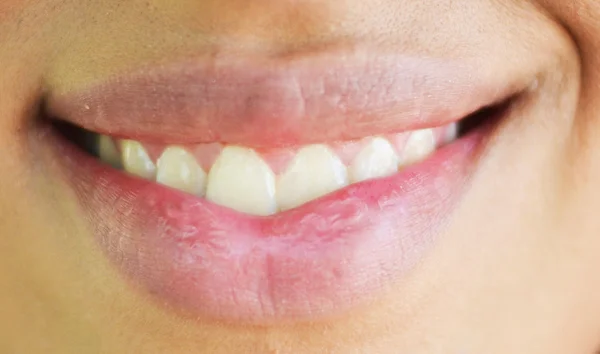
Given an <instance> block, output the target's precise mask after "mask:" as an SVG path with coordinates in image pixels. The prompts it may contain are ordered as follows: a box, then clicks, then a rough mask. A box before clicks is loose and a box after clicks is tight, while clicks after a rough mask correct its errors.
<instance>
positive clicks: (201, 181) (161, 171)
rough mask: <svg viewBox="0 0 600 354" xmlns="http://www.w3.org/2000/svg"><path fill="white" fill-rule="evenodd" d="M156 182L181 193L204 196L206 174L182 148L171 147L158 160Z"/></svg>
mask: <svg viewBox="0 0 600 354" xmlns="http://www.w3.org/2000/svg"><path fill="white" fill-rule="evenodd" d="M156 165H157V172H156V181H157V182H158V183H161V184H164V185H166V186H169V187H172V188H175V189H179V190H181V191H183V192H187V193H190V194H194V195H197V196H204V192H205V189H206V173H205V172H204V170H203V169H202V168H201V167H200V165H198V162H196V159H195V158H194V156H193V155H192V154H190V153H189V152H187V151H186V150H185V149H184V148H181V147H178V146H171V147H168V148H167V149H165V151H163V153H162V155H161V156H160V158H159V159H158V161H157V163H156Z"/></svg>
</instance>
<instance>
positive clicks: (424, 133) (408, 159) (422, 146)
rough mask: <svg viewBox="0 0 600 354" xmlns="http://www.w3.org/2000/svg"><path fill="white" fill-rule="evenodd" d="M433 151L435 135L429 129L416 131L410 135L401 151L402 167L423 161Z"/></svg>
mask: <svg viewBox="0 0 600 354" xmlns="http://www.w3.org/2000/svg"><path fill="white" fill-rule="evenodd" d="M433 151H435V135H434V134H433V130H431V129H422V130H416V131H414V132H412V133H410V136H409V137H408V141H407V142H406V145H405V146H404V151H402V160H401V161H400V163H401V165H402V166H406V165H409V164H412V163H415V162H417V161H420V160H423V159H424V158H426V157H427V156H429V155H430V154H431V153H432V152H433Z"/></svg>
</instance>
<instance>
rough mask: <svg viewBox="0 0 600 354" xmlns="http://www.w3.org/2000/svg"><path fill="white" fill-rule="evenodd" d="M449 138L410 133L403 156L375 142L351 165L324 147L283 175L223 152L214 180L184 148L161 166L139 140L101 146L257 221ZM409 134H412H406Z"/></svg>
mask: <svg viewBox="0 0 600 354" xmlns="http://www.w3.org/2000/svg"><path fill="white" fill-rule="evenodd" d="M443 132H444V134H445V136H442V137H441V139H440V138H439V134H436V133H437V131H436V130H433V129H423V130H417V131H413V132H410V133H409V134H410V135H408V138H407V139H406V141H405V144H404V145H403V148H402V149H401V152H398V149H397V147H395V146H394V144H392V143H390V140H389V139H386V138H383V137H369V138H366V139H365V140H364V143H362V144H361V148H360V150H359V151H358V153H357V154H356V155H355V156H354V157H353V158H352V159H351V160H350V161H349V163H348V165H346V164H345V163H344V162H343V161H342V159H341V158H340V157H339V156H338V154H336V152H335V149H332V148H330V147H328V146H327V145H323V144H315V145H308V146H305V147H302V148H300V149H299V150H298V151H297V152H296V154H295V156H294V157H293V158H292V160H291V162H290V163H289V165H287V167H286V169H285V170H283V172H282V173H280V174H276V173H274V172H273V169H272V168H271V167H270V165H269V164H268V163H267V162H266V161H265V159H264V158H263V157H262V156H261V155H259V154H258V153H257V152H256V151H255V150H253V149H250V148H245V147H241V146H234V145H228V146H225V147H223V149H222V150H221V152H220V154H219V155H218V157H217V159H216V160H215V161H214V163H213V164H212V166H211V167H210V169H209V170H210V171H209V172H208V174H207V173H206V172H205V170H204V169H203V168H202V167H201V164H199V163H198V162H197V159H196V157H195V156H194V155H193V154H192V153H190V152H189V151H188V150H187V149H185V148H184V147H180V146H169V147H167V148H166V149H164V150H163V152H162V154H161V155H160V157H159V158H158V159H156V162H154V161H153V160H152V159H151V157H150V156H149V154H148V152H147V150H146V149H145V148H144V146H143V145H142V144H141V143H139V142H137V141H133V140H122V141H119V142H118V144H115V143H114V141H113V140H112V139H111V138H110V137H107V136H101V137H100V140H99V147H98V148H99V155H100V158H101V159H102V160H103V161H105V162H108V163H110V164H112V165H113V166H115V167H119V168H120V167H123V168H124V169H125V170H126V171H127V172H129V173H131V174H134V175H136V176H139V177H142V178H145V179H148V180H153V181H156V182H158V183H161V184H164V185H166V186H169V187H172V188H176V189H179V190H181V191H184V192H187V193H191V194H194V195H197V196H205V197H206V198H207V199H208V200H210V201H212V202H214V203H216V204H220V205H223V206H227V207H229V208H232V209H235V210H238V211H240V212H245V213H249V214H254V215H271V214H274V213H276V212H278V211H283V210H288V209H292V208H295V207H297V206H299V205H301V204H304V203H306V202H308V201H310V200H312V199H316V198H318V197H320V196H323V195H325V194H328V193H331V192H333V191H335V190H338V189H340V188H343V187H345V186H347V185H349V184H351V183H355V182H360V181H364V180H368V179H373V178H378V177H385V176H389V175H391V174H394V173H396V172H397V171H398V169H399V168H401V167H403V166H406V165H408V164H411V163H414V162H416V161H418V160H421V159H423V158H425V157H427V156H428V155H429V154H431V153H432V152H433V151H434V150H435V149H436V147H437V145H438V144H439V143H444V142H448V141H450V140H453V139H454V138H455V135H456V129H455V126H454V125H452V126H450V127H445V128H444V130H443ZM405 134H406V133H405Z"/></svg>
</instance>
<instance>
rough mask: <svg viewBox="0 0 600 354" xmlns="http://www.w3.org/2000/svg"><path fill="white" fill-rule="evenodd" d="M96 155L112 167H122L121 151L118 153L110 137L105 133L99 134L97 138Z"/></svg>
mask: <svg viewBox="0 0 600 354" xmlns="http://www.w3.org/2000/svg"><path fill="white" fill-rule="evenodd" d="M98 156H99V157H100V160H101V161H103V162H106V163H107V164H109V165H111V166H112V167H114V168H118V169H121V168H123V164H122V163H121V153H119V150H118V149H117V146H116V145H115V143H114V141H113V140H112V138H110V137H108V136H106V135H100V137H99V138H98Z"/></svg>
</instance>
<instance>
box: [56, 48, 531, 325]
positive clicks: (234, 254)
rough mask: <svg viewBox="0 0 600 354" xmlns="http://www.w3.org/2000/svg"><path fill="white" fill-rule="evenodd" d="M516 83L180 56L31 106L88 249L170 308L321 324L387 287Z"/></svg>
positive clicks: (330, 61) (440, 68) (407, 68)
mask: <svg viewBox="0 0 600 354" xmlns="http://www.w3.org/2000/svg"><path fill="white" fill-rule="evenodd" d="M528 83H529V80H516V81H515V82H493V80H490V79H489V78H488V77H487V76H486V75H484V74H483V73H482V74H481V75H480V76H478V75H477V72H476V70H473V68H472V67H470V66H468V65H464V63H456V62H453V61H442V60H431V59H423V58H405V57H400V56H397V55H390V56H384V55H378V56H376V57H375V58H373V57H372V56H365V55H362V54H356V53H352V54H348V53H346V54H345V55H339V53H337V55H331V54H328V55H317V56H311V57H301V58H292V59H289V58H285V59H282V60H271V61H266V60H265V61H263V60H255V59H252V60H229V61H227V60H223V59H220V61H219V62H204V61H197V60H196V61H186V62H182V63H177V64H175V65H168V66H161V67H154V68H150V69H144V70H141V71H140V72H139V73H134V74H128V75H125V76H119V77H116V78H114V79H110V80H106V81H105V82H103V83H101V84H99V85H96V86H94V87H92V88H91V89H85V90H79V91H77V92H75V93H72V92H65V93H55V94H52V95H50V96H49V97H48V100H47V103H48V104H47V110H46V112H45V113H46V119H45V121H46V123H48V124H46V126H47V127H49V128H50V129H49V131H51V132H52V133H51V134H46V135H45V136H46V137H48V139H50V141H48V144H51V145H52V146H54V147H56V149H55V151H56V156H57V160H60V161H61V163H62V165H63V166H64V168H63V169H62V170H63V171H64V175H65V179H66V180H67V181H68V183H69V184H70V185H71V186H72V187H73V189H74V190H75V192H76V193H75V194H76V195H77V196H78V198H79V200H80V205H81V208H82V210H83V212H84V213H85V214H86V215H87V216H88V219H89V220H92V221H91V222H90V227H91V229H92V232H93V234H94V235H95V236H96V238H97V240H98V242H99V244H100V246H101V248H102V249H103V251H104V252H105V253H106V255H107V256H108V258H109V259H111V260H112V261H113V262H114V264H115V265H116V266H117V268H118V269H120V270H122V271H123V273H124V274H125V275H126V276H127V278H128V279H129V280H130V281H131V282H132V283H134V284H136V285H137V286H139V289H143V291H145V292H149V293H150V294H152V295H153V296H155V297H157V298H158V299H159V300H160V303H166V304H169V305H171V306H172V307H173V308H175V309H179V310H181V311H182V312H183V313H185V314H193V315H194V316H203V317H207V318H212V319H215V320H219V321H235V322H240V321H242V322H248V323H254V324H269V323H273V322H282V321H283V322H285V321H303V320H310V321H313V320H318V319H322V318H327V317H331V316H337V315H340V314H343V313H344V312H347V311H350V310H351V309H353V308H356V307H357V306H362V305H365V304H367V303H368V302H369V301H373V300H375V299H376V298H377V296H378V294H380V293H381V292H382V291H383V290H384V289H386V288H388V287H390V286H393V284H395V283H397V282H399V281H401V280H402V279H403V276H405V275H406V274H408V273H409V272H410V271H411V270H413V269H415V266H416V265H417V264H419V262H422V261H424V259H425V258H426V255H427V254H428V253H429V252H428V251H430V250H431V249H432V248H433V247H434V246H435V244H436V242H435V241H436V240H437V239H438V238H439V236H440V235H441V234H442V233H443V228H444V225H445V224H446V222H447V221H448V220H449V219H451V216H452V211H453V210H454V209H455V208H456V207H457V206H458V205H459V204H460V201H461V199H462V197H463V196H464V194H465V193H467V191H468V181H469V179H470V176H471V175H472V174H473V173H474V171H475V170H476V167H477V164H478V151H480V148H481V147H483V146H484V145H485V142H486V140H487V138H488V137H489V136H490V135H491V134H492V132H493V131H494V127H496V126H497V125H498V124H499V123H500V122H501V121H503V120H504V119H505V118H506V117H507V116H509V115H510V111H511V107H512V106H513V105H514V104H515V102H516V101H518V100H519V99H520V97H521V93H522V92H523V91H524V90H525V89H526V88H527V84H528Z"/></svg>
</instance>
